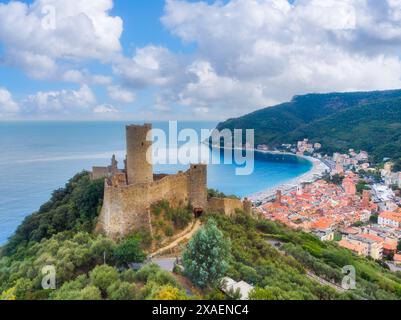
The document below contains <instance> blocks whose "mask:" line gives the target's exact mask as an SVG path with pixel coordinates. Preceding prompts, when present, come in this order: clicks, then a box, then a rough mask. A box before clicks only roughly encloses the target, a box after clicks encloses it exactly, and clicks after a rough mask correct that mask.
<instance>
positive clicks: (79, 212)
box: [3, 172, 104, 255]
mask: <svg viewBox="0 0 401 320" xmlns="http://www.w3.org/2000/svg"><path fill="white" fill-rule="evenodd" d="M103 190H104V183H103V181H102V180H98V181H91V180H90V178H89V174H88V173H87V172H82V173H80V174H77V175H76V176H75V177H74V178H72V179H71V180H70V181H69V182H68V183H67V185H66V186H65V188H62V189H59V190H56V191H54V192H53V195H52V198H51V200H50V201H49V202H47V203H46V204H44V205H43V206H42V207H41V208H40V210H39V212H37V213H34V214H32V215H30V216H28V217H26V218H25V220H24V221H23V222H22V224H21V225H20V226H19V227H18V229H17V231H16V232H15V234H14V235H13V236H12V237H11V238H10V240H9V242H8V243H7V245H6V246H5V248H4V253H3V254H5V255H11V254H13V253H14V252H16V251H17V248H18V246H20V245H26V244H28V243H29V242H31V241H33V242H40V241H41V240H42V239H49V238H51V237H52V236H53V235H55V234H57V233H60V232H64V231H68V230H73V231H86V232H91V231H92V230H93V228H94V226H95V223H96V218H97V216H98V214H99V211H100V208H101V205H102V201H103Z"/></svg>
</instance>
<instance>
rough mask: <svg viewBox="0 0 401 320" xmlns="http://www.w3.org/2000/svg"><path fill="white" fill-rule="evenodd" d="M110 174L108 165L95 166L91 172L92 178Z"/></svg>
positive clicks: (100, 177) (95, 178)
mask: <svg viewBox="0 0 401 320" xmlns="http://www.w3.org/2000/svg"><path fill="white" fill-rule="evenodd" d="M108 175H109V169H108V168H107V167H93V168H92V172H91V180H98V179H103V178H106V177H107V176H108Z"/></svg>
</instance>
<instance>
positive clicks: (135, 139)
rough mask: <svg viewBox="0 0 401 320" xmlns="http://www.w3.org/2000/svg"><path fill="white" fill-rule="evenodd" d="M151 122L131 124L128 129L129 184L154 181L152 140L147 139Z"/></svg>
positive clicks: (127, 166)
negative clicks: (138, 124)
mask: <svg viewBox="0 0 401 320" xmlns="http://www.w3.org/2000/svg"><path fill="white" fill-rule="evenodd" d="M151 130H152V125H151V124H145V125H144V126H137V125H130V126H127V127H126V131H127V162H126V171H127V181H128V184H139V183H151V182H153V166H152V141H150V138H151V137H149V139H147V136H148V134H149V133H150V132H151Z"/></svg>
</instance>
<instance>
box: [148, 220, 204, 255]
mask: <svg viewBox="0 0 401 320" xmlns="http://www.w3.org/2000/svg"><path fill="white" fill-rule="evenodd" d="M201 225H202V223H201V221H200V220H196V221H195V223H194V224H193V225H192V227H189V228H188V229H189V230H188V229H186V230H185V231H184V232H183V234H182V235H181V236H180V237H178V238H177V239H176V240H174V241H173V242H171V243H170V244H168V245H167V246H165V247H163V248H160V249H159V250H157V251H155V252H153V253H151V254H150V255H149V256H148V259H152V258H154V257H156V256H158V255H159V254H161V253H163V252H165V251H168V250H171V249H174V248H175V247H177V246H178V245H179V244H180V243H181V242H183V241H185V240H189V239H191V238H192V236H193V235H194V234H195V232H197V231H198V230H199V228H200V227H201Z"/></svg>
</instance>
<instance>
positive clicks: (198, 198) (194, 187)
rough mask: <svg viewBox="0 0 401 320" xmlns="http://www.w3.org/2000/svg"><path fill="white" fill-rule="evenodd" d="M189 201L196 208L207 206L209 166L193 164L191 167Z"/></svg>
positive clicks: (203, 208) (204, 208)
mask: <svg viewBox="0 0 401 320" xmlns="http://www.w3.org/2000/svg"><path fill="white" fill-rule="evenodd" d="M188 183H189V203H190V204H191V205H192V207H193V208H194V209H195V210H202V211H204V210H206V207H207V166H206V165H204V164H196V165H195V164H193V165H191V168H190V169H189V180H188Z"/></svg>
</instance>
